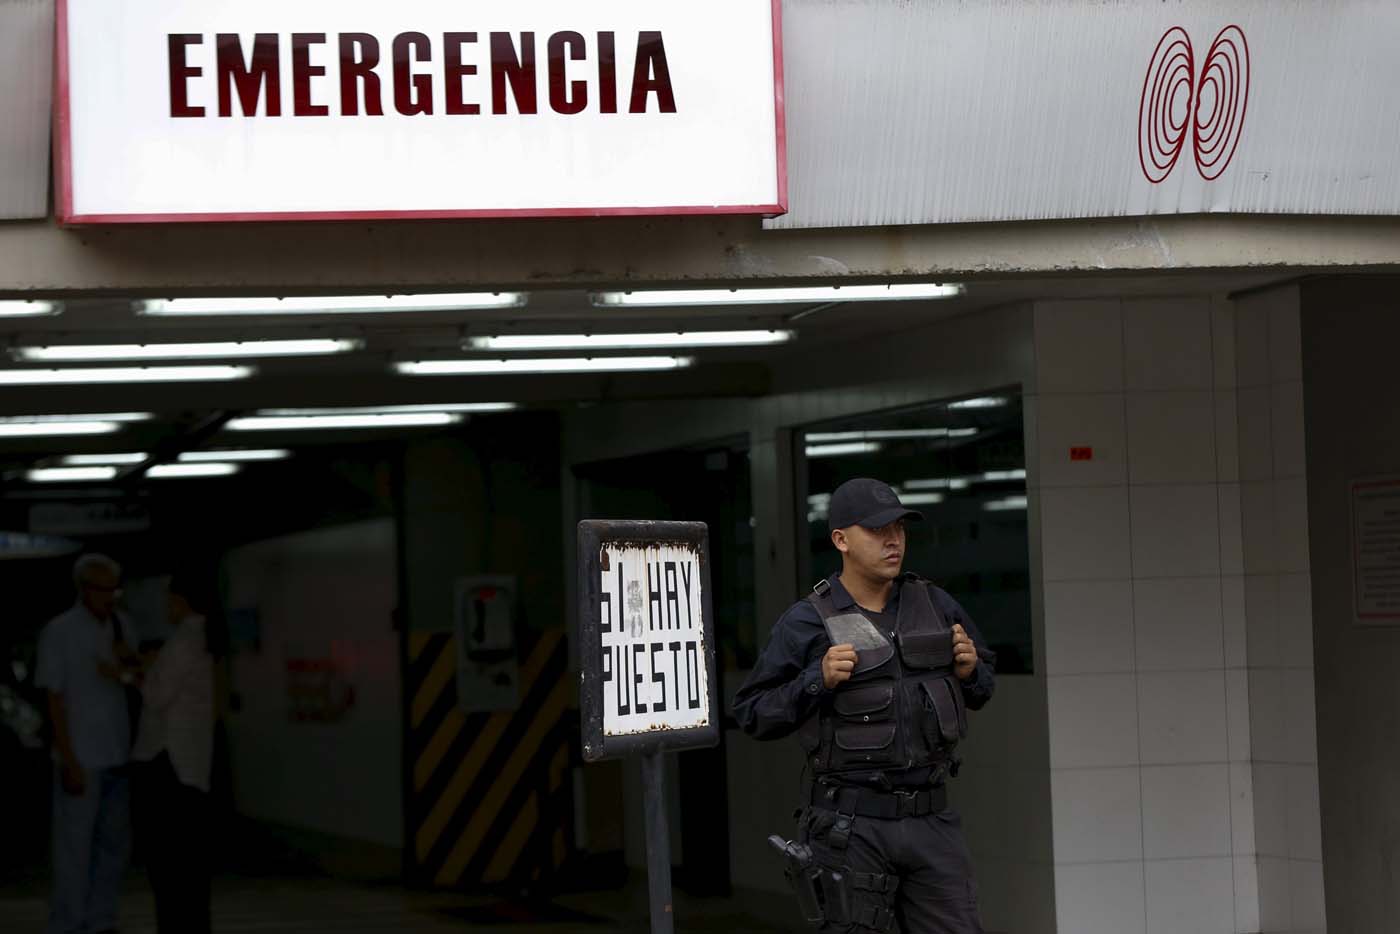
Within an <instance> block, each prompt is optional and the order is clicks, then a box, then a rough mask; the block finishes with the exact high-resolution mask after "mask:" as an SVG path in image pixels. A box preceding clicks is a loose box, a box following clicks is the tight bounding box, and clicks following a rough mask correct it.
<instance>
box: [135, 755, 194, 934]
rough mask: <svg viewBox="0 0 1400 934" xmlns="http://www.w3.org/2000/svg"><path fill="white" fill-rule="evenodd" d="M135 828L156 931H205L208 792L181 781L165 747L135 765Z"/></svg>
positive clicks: (174, 933) (175, 933) (191, 933)
mask: <svg viewBox="0 0 1400 934" xmlns="http://www.w3.org/2000/svg"><path fill="white" fill-rule="evenodd" d="M137 781H138V787H139V789H140V790H139V792H138V797H137V800H138V810H137V820H138V821H139V826H138V831H139V835H140V839H141V847H142V850H143V851H144V853H145V858H146V871H147V873H148V875H149V876H150V879H151V891H152V892H153V893H154V894H155V900H156V929H157V930H158V931H159V932H160V934H209V875H210V857H209V854H210V851H211V840H210V833H211V830H212V828H211V826H210V812H209V795H208V794H207V793H205V792H203V791H200V790H199V789H198V788H194V787H191V786H190V785H186V784H185V783H184V782H182V781H180V779H179V778H178V777H177V776H176V774H175V768H174V766H172V765H171V764H170V757H169V756H167V755H166V754H165V753H161V754H160V756H159V757H158V758H156V759H153V760H152V761H150V762H148V763H145V764H143V765H142V766H141V770H140V772H139V773H138V776H137Z"/></svg>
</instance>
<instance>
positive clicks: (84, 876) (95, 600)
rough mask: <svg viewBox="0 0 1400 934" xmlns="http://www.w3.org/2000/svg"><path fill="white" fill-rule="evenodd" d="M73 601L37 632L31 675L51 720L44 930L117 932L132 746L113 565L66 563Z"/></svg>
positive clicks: (88, 559) (128, 679)
mask: <svg viewBox="0 0 1400 934" xmlns="http://www.w3.org/2000/svg"><path fill="white" fill-rule="evenodd" d="M73 583H74V586H75V587H76V588H77V590H78V601H77V603H76V604H75V605H74V606H73V608H72V609H70V610H68V611H67V612H66V613H63V614H62V615H60V616H57V617H55V618H54V619H53V620H51V621H50V622H49V623H48V625H46V626H45V627H44V630H43V632H42V633H41V634H40V636H39V657H38V666H37V671H36V677H35V681H36V683H37V684H38V686H39V687H41V688H43V689H44V690H45V691H47V692H48V704H49V716H50V719H51V721H52V724H53V748H54V775H55V779H54V790H53V873H54V886H53V902H52V905H51V908H50V915H49V932H50V934H105V932H108V931H115V930H116V929H117V896H118V893H119V890H120V887H121V879H122V874H123V873H124V872H125V871H126V864H127V859H128V857H129V855H130V852H131V803H130V787H129V782H128V778H127V775H126V772H125V771H124V767H125V766H126V764H127V761H128V759H129V756H130V752H131V724H130V720H129V719H128V717H129V714H128V707H127V697H126V690H125V688H126V686H129V685H133V684H135V683H136V682H137V680H138V678H139V675H138V674H137V673H136V672H135V671H133V669H132V668H130V667H128V666H127V665H126V664H125V657H126V654H127V650H125V647H124V646H122V645H120V644H119V628H118V624H117V616H116V605H117V599H118V596H119V595H120V583H121V567H120V566H119V565H118V564H117V563H116V562H115V561H113V560H112V559H111V558H108V557H106V556H105V555H96V554H90V555H84V556H82V557H81V558H79V559H78V561H77V563H76V564H75V565H74V567H73Z"/></svg>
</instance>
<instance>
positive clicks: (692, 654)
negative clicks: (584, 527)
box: [599, 543, 710, 736]
mask: <svg viewBox="0 0 1400 934" xmlns="http://www.w3.org/2000/svg"><path fill="white" fill-rule="evenodd" d="M603 553H604V556H605V558H606V560H605V561H603V562H601V563H602V570H601V572H600V573H601V575H602V580H601V585H602V589H601V595H602V597H601V599H602V615H601V620H600V624H601V625H600V628H599V633H600V637H601V639H602V643H603V669H602V682H603V735H604V736H622V735H626V734H633V733H646V732H651V731H656V730H683V729H689V728H693V727H701V726H705V725H707V724H708V723H709V722H710V702H709V687H708V683H709V681H708V679H709V673H708V671H707V670H706V664H705V657H706V656H705V629H704V622H703V613H702V610H701V608H702V606H703V602H702V598H701V593H700V580H701V576H700V557H699V555H698V553H697V552H696V551H695V549H694V548H692V547H689V546H684V545H679V546H677V545H650V546H643V547H627V546H623V545H619V544H614V543H607V544H605V545H604V546H603Z"/></svg>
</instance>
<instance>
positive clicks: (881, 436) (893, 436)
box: [805, 428, 948, 444]
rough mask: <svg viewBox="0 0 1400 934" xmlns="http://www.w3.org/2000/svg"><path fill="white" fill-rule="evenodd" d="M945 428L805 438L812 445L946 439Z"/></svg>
mask: <svg viewBox="0 0 1400 934" xmlns="http://www.w3.org/2000/svg"><path fill="white" fill-rule="evenodd" d="M946 437H948V429H947V428H893V429H888V430H884V429H882V430H876V431H813V432H809V433H808V434H807V435H806V436H805V438H806V440H807V441H808V442H811V443H813V444H830V443H832V442H836V441H900V440H906V439H914V438H946Z"/></svg>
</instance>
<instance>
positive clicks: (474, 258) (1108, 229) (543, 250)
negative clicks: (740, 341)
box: [0, 215, 1400, 295]
mask: <svg viewBox="0 0 1400 934" xmlns="http://www.w3.org/2000/svg"><path fill="white" fill-rule="evenodd" d="M1196 270H1255V271H1267V270H1279V271H1284V270H1288V271H1291V272H1321V271H1361V270H1366V271H1384V272H1392V271H1400V218H1328V217H1238V216H1229V215H1209V216H1176V217H1159V218H1117V219H1107V220H1087V221H1050V222H1038V223H1018V224H962V225H949V226H926V227H890V228H862V229H832V230H801V231H777V230H773V231H765V230H763V229H762V228H761V226H760V223H759V222H758V221H757V220H754V219H747V218H715V219H695V218H657V219H632V218H607V219H591V220H569V221H493V222H486V221H477V222H470V223H466V222H463V223H457V222H429V221H424V222H404V223H398V224H380V225H373V224H355V223H344V224H285V225H280V226H272V225H245V224H228V225H155V226H147V227H134V226H133V227H122V228H88V229H59V228H58V227H56V226H55V225H54V224H53V223H52V222H15V223H8V224H0V294H5V293H11V294H13V293H26V292H45V293H57V292H71V293H79V294H91V293H115V294H144V295H152V294H159V295H169V294H179V293H181V292H184V293H190V292H198V293H205V294H208V293H218V292H227V293H247V292H266V291H269V290H271V291H274V292H284V291H285V292H288V293H294V292H298V291H300V292H310V293H315V292H320V291H342V292H343V291H354V290H358V289H374V290H381V289H382V290H390V289H395V290H411V289H432V288H437V289H451V288H460V287H464V286H471V287H473V288H476V287H481V288H485V287H492V288H512V289H514V288H525V289H532V288H533V289H544V288H551V287H554V288H561V287H571V288H579V287H599V286H603V287H606V286H620V285H634V286H635V285H641V284H666V283H685V282H696V281H704V280H712V281H723V282H745V281H747V282H782V281H801V280H806V281H812V282H817V281H823V280H827V281H829V280H836V279H841V278H844V277H859V278H866V279H890V278H899V277H909V278H915V277H917V278H930V277H932V278H945V279H957V280H976V279H989V278H1007V277H1013V276H1020V275H1042V276H1043V275H1046V274H1076V275H1082V274H1083V273H1085V272H1120V273H1141V272H1146V271H1150V272H1163V271H1172V272H1187V271H1196Z"/></svg>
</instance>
